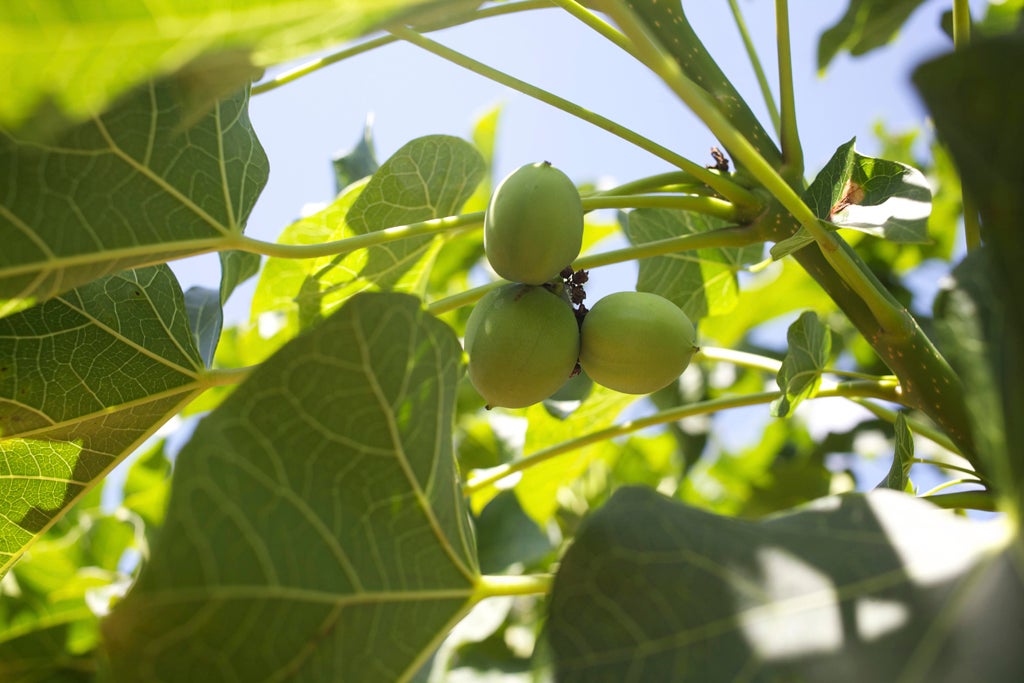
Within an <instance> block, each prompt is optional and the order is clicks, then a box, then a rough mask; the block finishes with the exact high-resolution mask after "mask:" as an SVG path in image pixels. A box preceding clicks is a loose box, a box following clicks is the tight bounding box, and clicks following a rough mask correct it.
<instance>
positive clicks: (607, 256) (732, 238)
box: [573, 226, 761, 270]
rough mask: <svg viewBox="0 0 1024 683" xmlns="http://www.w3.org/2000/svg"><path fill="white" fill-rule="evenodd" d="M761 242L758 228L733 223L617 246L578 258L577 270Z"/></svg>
mask: <svg viewBox="0 0 1024 683" xmlns="http://www.w3.org/2000/svg"><path fill="white" fill-rule="evenodd" d="M760 242H761V237H760V235H759V233H758V232H757V231H756V230H754V229H752V228H748V227H744V226H729V227H725V228H716V229H714V230H708V231H707V232H700V233H696V234H693V235H680V236H679V237H667V238H665V239H663V240H655V241H653V242H645V243H643V244H637V245H634V246H632V247H625V248H623V249H614V250H612V251H606V252H603V253H600V254H591V255H589V256H584V257H582V258H578V259H576V261H574V262H573V268H575V269H576V270H581V269H583V270H588V269H590V268H599V267H601V266H610V265H613V264H615V263H622V262H624V261H630V260H632V259H642V258H651V257H653V256H665V255H667V254H676V253H679V252H682V251H693V250H696V249H713V248H716V247H717V248H722V247H746V246H749V245H751V244H759V243H760Z"/></svg>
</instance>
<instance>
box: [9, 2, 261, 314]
mask: <svg viewBox="0 0 1024 683" xmlns="http://www.w3.org/2000/svg"><path fill="white" fill-rule="evenodd" d="M4 7H12V5H9V4H7V5H4ZM3 11H4V10H0V12H3ZM2 25H3V24H2V21H0V26H2ZM104 40H107V39H106V38H105V39H104ZM0 44H3V41H2V40H0ZM2 50H3V48H0V62H2V61H3V52H2ZM21 59H25V57H24V56H22V57H21ZM0 73H3V70H0ZM61 81H62V82H63V77H62V79H61ZM90 83H91V82H90ZM248 104H249V97H248V93H245V92H241V93H238V94H236V95H235V96H234V97H232V98H230V99H225V100H222V101H221V102H219V103H218V104H217V106H216V107H215V108H214V109H213V110H212V111H210V112H209V114H207V115H206V116H204V117H202V118H201V119H198V120H197V121H195V122H194V123H192V124H190V125H189V126H186V127H183V126H182V116H183V114H184V110H183V105H182V103H181V99H180V97H179V93H177V92H176V90H175V88H174V86H173V84H170V83H167V82H162V83H151V84H148V85H146V86H144V87H141V88H139V89H137V90H135V91H133V92H132V93H131V94H130V95H127V96H126V97H125V98H123V99H122V100H119V101H118V104H117V106H115V107H114V108H113V109H111V110H110V111H109V112H107V113H106V114H104V115H103V116H100V117H96V118H94V119H91V120H89V121H87V122H85V123H82V124H81V125H79V126H76V127H74V128H71V129H69V130H67V131H66V132H64V133H63V134H62V135H61V136H60V137H59V138H57V139H56V140H55V141H54V142H53V143H52V144H39V143H35V142H28V141H25V140H22V139H19V138H17V137H16V136H13V135H12V134H11V133H10V132H8V131H4V130H3V129H0V168H3V169H4V182H3V183H2V184H0V233H2V234H3V235H4V236H5V240H4V249H3V250H0V315H4V314H8V313H11V312H13V311H17V310H20V309H23V308H26V307H27V306H30V305H32V304H33V303H34V302H37V301H42V300H45V299H48V298H50V297H52V296H55V295H57V294H60V293H61V292H64V291H67V290H69V289H71V288H73V287H76V286H78V285H82V284H85V283H86V282H90V281H92V280H95V279H96V278H99V277H102V276H105V275H109V274H111V273H114V272H117V271H119V270H123V269H125V268H131V267H134V266H139V265H143V264H150V263H154V262H158V261H165V260H169V259H171V258H178V257H182V256H187V255H189V254H197V253H202V252H206V251H210V250H212V249H216V248H218V246H221V245H223V246H228V243H229V242H230V241H231V240H232V239H234V238H236V237H237V236H238V235H239V234H241V232H242V229H243V227H244V226H245V221H246V219H247V218H248V215H249V211H250V210H251V209H252V206H253V203H254V202H255V201H256V197H257V196H258V195H259V193H260V191H261V190H262V189H263V185H264V184H265V183H266V179H267V171H268V169H267V159H266V156H265V155H264V153H263V148H262V147H260V144H259V141H258V140H257V139H256V135H255V133H254V132H253V130H252V126H251V125H250V123H249V117H248ZM0 106H2V105H0Z"/></svg>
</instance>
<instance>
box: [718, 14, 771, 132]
mask: <svg viewBox="0 0 1024 683" xmlns="http://www.w3.org/2000/svg"><path fill="white" fill-rule="evenodd" d="M729 9H731V10H732V17H733V19H735V20H736V28H737V29H739V32H740V38H742V39H743V47H744V48H746V50H747V56H748V57H749V58H750V65H751V66H752V67H753V68H754V75H755V76H756V77H757V84H758V85H759V86H760V88H761V96H762V97H764V104H765V106H766V107H768V116H769V117H770V118H771V120H772V127H773V128H774V129H775V134H776V135H781V134H782V127H781V123H780V122H779V108H778V106H777V105H776V104H775V97H773V96H772V88H771V86H770V85H769V84H768V77H767V76H765V73H764V67H763V66H762V65H761V58H760V57H759V56H758V54H757V49H756V48H755V47H754V41H752V40H751V39H750V33H749V32H748V31H747V22H745V21H744V20H743V13H742V12H740V6H739V3H738V2H737V1H736V0H729Z"/></svg>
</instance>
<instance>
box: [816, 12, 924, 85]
mask: <svg viewBox="0 0 1024 683" xmlns="http://www.w3.org/2000/svg"><path fill="white" fill-rule="evenodd" d="M923 1H924V0H849V5H848V6H847V8H846V14H844V15H843V16H842V17H841V18H840V19H839V21H838V22H836V24H835V25H833V26H831V27H829V28H828V29H827V30H825V32H824V33H822V34H821V38H820V39H819V41H818V71H824V70H825V69H826V68H828V65H829V64H831V63H832V60H833V59H834V58H835V57H836V55H838V54H839V53H840V52H844V51H845V52H849V53H850V54H851V55H853V56H855V57H856V56H859V55H862V54H865V53H867V52H870V51H871V50H874V49H875V48H877V47H881V46H883V45H886V44H888V43H890V42H892V40H893V39H894V38H895V37H896V34H897V33H899V30H900V28H901V27H902V26H903V24H904V23H905V22H906V21H907V19H908V18H910V15H911V14H913V13H914V10H916V9H917V7H918V5H920V4H921V3H922V2H923Z"/></svg>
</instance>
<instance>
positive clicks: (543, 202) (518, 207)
mask: <svg viewBox="0 0 1024 683" xmlns="http://www.w3.org/2000/svg"><path fill="white" fill-rule="evenodd" d="M582 245H583V203H582V201H581V200H580V193H579V191H578V190H577V189H576V186H575V185H574V184H573V182H572V180H571V179H570V178H569V176H567V175H566V174H565V173H563V172H562V171H560V170H558V169H557V168H555V167H554V166H552V165H551V164H550V163H548V162H546V161H543V162H540V163H536V164H527V165H525V166H520V167H519V168H517V169H516V170H514V171H512V173H510V174H509V175H507V176H506V177H505V178H504V179H503V180H502V181H501V182H500V183H498V186H497V187H496V188H495V190H494V193H493V194H492V195H491V200H490V202H489V203H488V205H487V211H486V212H485V214H484V251H485V252H486V254H487V260H488V261H489V262H490V264H491V267H492V268H494V272H496V273H497V274H498V275H500V276H501V277H503V278H505V279H506V280H511V281H512V282H523V283H526V284H529V285H540V284H544V283H545V282H550V281H551V280H553V279H554V278H555V277H557V276H558V273H559V272H560V271H561V270H562V269H563V268H564V267H565V266H567V265H568V264H570V263H572V261H573V260H574V259H575V258H576V257H577V256H579V253H580V248H581V247H582Z"/></svg>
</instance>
